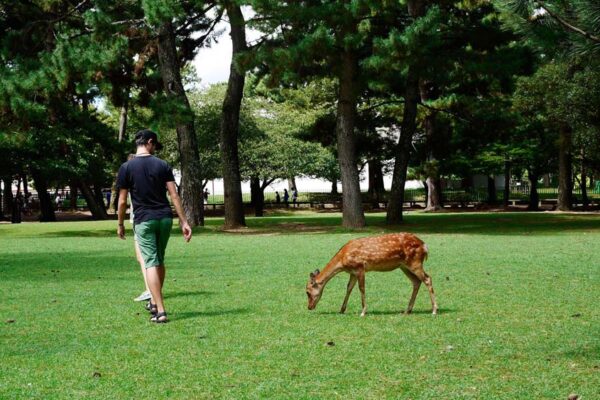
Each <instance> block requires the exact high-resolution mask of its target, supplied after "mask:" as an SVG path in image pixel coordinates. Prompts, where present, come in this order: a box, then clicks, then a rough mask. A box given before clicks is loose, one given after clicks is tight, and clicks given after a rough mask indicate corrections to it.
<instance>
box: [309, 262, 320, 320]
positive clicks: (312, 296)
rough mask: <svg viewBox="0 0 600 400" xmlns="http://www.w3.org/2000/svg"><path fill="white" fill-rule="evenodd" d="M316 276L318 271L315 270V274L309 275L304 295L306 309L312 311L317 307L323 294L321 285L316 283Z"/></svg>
mask: <svg viewBox="0 0 600 400" xmlns="http://www.w3.org/2000/svg"><path fill="white" fill-rule="evenodd" d="M317 275H319V270H318V269H317V270H315V272H311V273H310V279H309V280H308V283H307V284H306V295H307V296H308V309H309V310H314V309H315V307H317V303H318V302H319V300H320V299H321V294H322V293H323V284H322V283H321V284H319V283H318V282H317Z"/></svg>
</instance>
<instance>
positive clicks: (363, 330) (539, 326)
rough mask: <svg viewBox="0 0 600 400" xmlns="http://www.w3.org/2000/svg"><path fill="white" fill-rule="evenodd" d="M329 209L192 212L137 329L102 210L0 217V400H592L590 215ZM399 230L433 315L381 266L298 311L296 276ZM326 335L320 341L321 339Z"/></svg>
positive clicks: (597, 353) (122, 265)
mask: <svg viewBox="0 0 600 400" xmlns="http://www.w3.org/2000/svg"><path fill="white" fill-rule="evenodd" d="M340 218H341V217H340V215H339V214H316V213H312V214H311V213H297V214H293V215H288V216H285V215H282V216H273V217H267V218H264V219H249V220H248V225H249V227H250V228H249V229H248V230H247V231H244V232H242V233H231V232H222V231H220V229H219V226H220V224H221V223H222V220H220V219H210V220H208V221H207V227H205V228H201V229H197V230H196V231H195V235H194V237H193V239H192V241H191V243H189V244H185V243H184V241H183V239H182V238H181V236H180V235H179V234H176V232H174V236H172V238H171V242H170V244H169V248H168V249H167V280H166V287H165V295H166V300H165V304H166V307H167V311H168V312H169V317H170V321H171V322H170V323H168V324H165V325H155V324H151V323H150V322H148V315H147V313H146V312H145V311H144V310H143V308H142V305H141V304H140V303H134V302H133V301H132V299H133V297H135V296H137V295H138V294H139V293H140V291H141V290H142V279H141V275H140V273H139V268H138V266H137V264H136V262H135V258H134V253H133V241H132V238H131V232H130V230H129V231H128V234H129V236H128V239H127V240H126V241H120V240H118V239H117V237H116V234H115V228H116V223H115V221H107V222H64V223H52V224H38V223H28V224H21V225H0V295H1V300H0V360H1V361H0V398H1V399H25V398H26V399H30V398H32V399H54V398H57V399H58V398H60V399H73V398H80V399H157V398H161V399H163V398H170V399H171V398H172V399H203V398H206V399H213V398H231V399H265V398H269V399H271V398H276V399H280V398H285V399H317V398H320V399H334V398H343V399H400V398H401V399H566V398H567V396H568V395H569V394H571V393H577V394H579V395H580V396H581V399H583V400H585V399H589V400H592V399H600V308H599V307H598V300H599V293H600V215H567V214H548V213H539V214H528V213H521V214H516V213H499V214H484V213H482V214H476V213H468V214H440V215H430V214H420V213H409V214H408V215H407V216H406V224H405V225H403V226H399V227H395V228H394V229H390V228H388V227H385V225H384V215H383V214H370V215H369V216H368V223H369V227H368V228H367V229H365V230H361V231H347V230H344V229H342V228H340V227H339V224H340ZM388 231H410V232H413V233H416V234H418V235H419V236H420V237H421V238H422V239H423V240H424V241H425V242H426V243H427V245H428V247H429V251H430V257H429V260H428V261H427V262H426V264H425V269H426V271H427V272H428V273H429V274H430V275H431V276H432V278H433V285H434V288H435V290H436V294H437V300H438V304H439V306H440V314H439V315H438V316H432V315H431V314H430V312H431V304H430V302H429V296H428V294H427V290H426V289H425V287H424V286H423V287H422V288H421V292H420V293H419V297H418V298H417V303H416V305H415V313H414V314H413V315H410V316H403V315H401V314H400V312H401V311H402V310H403V309H404V308H405V307H406V305H407V303H408V298H409V295H410V292H411V289H412V287H411V285H410V283H409V281H408V279H406V277H405V276H404V274H402V272H400V271H399V270H397V271H394V272H390V273H370V274H368V275H367V279H366V292H367V304H368V306H369V307H368V309H369V311H368V314H367V316H366V317H365V318H361V317H360V316H359V314H360V296H359V291H358V288H357V289H355V292H354V293H353V296H352V297H351V299H350V304H349V306H348V311H347V312H346V314H345V315H340V314H338V313H337V312H338V310H339V307H340V305H341V302H342V300H343V296H344V293H345V286H346V283H347V275H345V274H341V275H339V276H337V277H336V278H334V279H333V280H332V281H331V282H330V283H329V285H328V286H327V287H326V289H325V292H324V294H323V297H322V299H321V301H320V303H319V305H318V307H317V309H316V310H315V311H312V312H310V311H308V310H307V308H306V307H307V304H306V295H305V292H304V288H305V285H306V281H307V280H308V274H309V272H310V271H313V270H314V269H315V268H322V267H323V266H324V265H325V263H326V262H327V261H328V260H329V259H330V258H331V257H332V256H333V255H334V254H335V253H336V251H337V250H338V249H339V248H340V247H341V246H342V245H343V244H344V243H345V242H346V241H348V240H349V239H351V238H355V237H360V236H366V235H370V234H377V233H382V232H388ZM328 343H329V344H328Z"/></svg>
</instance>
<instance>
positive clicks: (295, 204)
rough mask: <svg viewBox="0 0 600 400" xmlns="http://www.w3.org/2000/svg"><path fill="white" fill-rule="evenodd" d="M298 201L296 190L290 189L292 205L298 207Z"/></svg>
mask: <svg viewBox="0 0 600 400" xmlns="http://www.w3.org/2000/svg"><path fill="white" fill-rule="evenodd" d="M297 201H298V191H297V190H296V188H295V187H293V188H292V204H293V205H294V207H298V204H297V203H296V202H297Z"/></svg>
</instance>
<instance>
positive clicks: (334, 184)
mask: <svg viewBox="0 0 600 400" xmlns="http://www.w3.org/2000/svg"><path fill="white" fill-rule="evenodd" d="M331 194H338V189H337V179H332V180H331Z"/></svg>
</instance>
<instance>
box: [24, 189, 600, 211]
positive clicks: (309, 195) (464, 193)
mask: <svg viewBox="0 0 600 400" xmlns="http://www.w3.org/2000/svg"><path fill="white" fill-rule="evenodd" d="M530 190H531V189H530V187H529V186H528V185H519V186H516V185H515V186H511V188H510V196H509V199H510V200H511V201H528V200H529V196H530ZM572 193H573V200H574V201H575V202H581V200H582V195H581V189H580V188H575V189H573V192H572ZM279 194H280V204H282V205H283V204H284V200H283V196H282V193H281V192H280V193H279ZM587 195H588V198H589V200H590V201H600V185H596V187H594V188H593V189H592V188H590V189H588V191H587ZM52 196H53V193H51V197H52ZM538 196H539V199H540V201H547V200H556V199H557V198H558V188H552V187H541V188H538ZM362 197H363V203H365V204H368V203H371V202H372V201H373V199H372V197H371V196H370V195H369V194H368V193H366V192H363V193H362ZM388 197H389V192H386V193H385V194H383V196H381V197H380V199H379V201H380V202H381V203H387V201H388ZM441 197H442V198H441V200H442V203H446V204H450V203H454V204H456V203H459V204H472V203H487V202H489V194H488V192H487V189H485V188H468V189H447V190H443V191H442V193H441ZM503 197H504V193H503V191H502V190H500V189H499V190H497V191H496V199H495V201H496V202H497V203H499V202H502V200H503ZM242 200H243V202H244V203H246V204H250V203H251V195H250V193H243V194H242ZM264 200H265V204H267V205H276V204H277V202H276V194H275V192H265V193H264ZM296 201H297V203H299V204H308V205H310V206H319V205H324V204H333V205H341V202H342V194H341V193H329V192H299V193H298V199H297V200H296ZM426 201H427V192H426V190H425V189H424V188H420V189H406V190H405V191H404V202H405V203H425V202H426ZM223 202H224V196H223V195H220V194H216V195H215V194H210V195H209V196H208V201H206V202H205V203H206V204H208V205H212V206H219V205H222V204H223ZM288 203H290V204H291V203H292V199H291V196H290V198H289V199H288ZM36 205H39V200H38V199H37V195H33V196H32V197H31V203H30V207H31V208H32V209H36V208H37V207H36ZM60 205H61V207H62V208H63V209H65V210H66V209H69V208H70V207H71V201H70V199H69V197H68V195H66V196H64V197H62V198H61V204H60ZM77 208H78V209H86V208H87V203H86V201H85V199H84V198H83V197H82V196H81V195H79V196H78V197H77Z"/></svg>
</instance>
